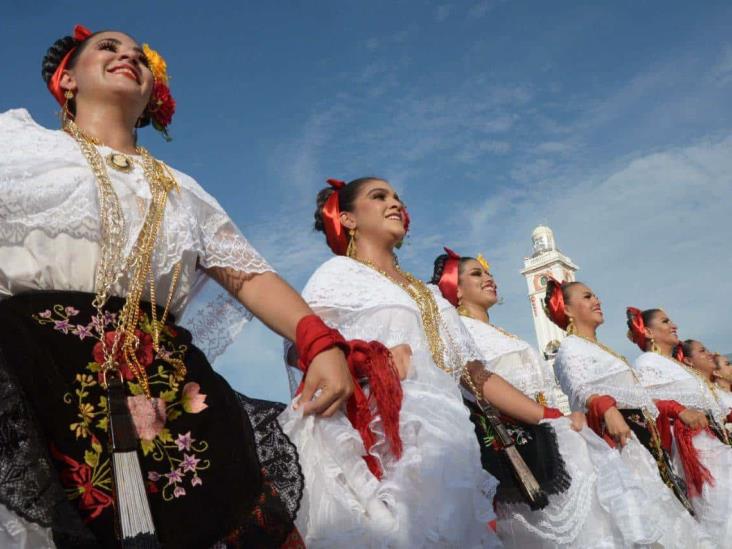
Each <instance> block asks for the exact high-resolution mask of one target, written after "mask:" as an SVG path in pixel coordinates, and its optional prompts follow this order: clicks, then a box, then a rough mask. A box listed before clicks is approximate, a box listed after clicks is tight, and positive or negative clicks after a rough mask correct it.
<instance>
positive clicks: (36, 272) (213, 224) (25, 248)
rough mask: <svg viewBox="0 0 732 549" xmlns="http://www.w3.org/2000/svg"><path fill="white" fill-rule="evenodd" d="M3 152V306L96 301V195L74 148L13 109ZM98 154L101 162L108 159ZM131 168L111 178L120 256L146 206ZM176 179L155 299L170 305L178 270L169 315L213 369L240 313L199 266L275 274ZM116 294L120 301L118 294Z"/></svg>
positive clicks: (5, 117)
mask: <svg viewBox="0 0 732 549" xmlns="http://www.w3.org/2000/svg"><path fill="white" fill-rule="evenodd" d="M0 151H2V152H1V153H0V197H2V199H1V200H0V298H2V297H4V296H11V295H15V294H18V293H21V292H25V291H33V290H69V291H84V292H94V291H95V288H94V274H95V269H96V265H97V262H98V259H99V255H100V248H99V238H100V229H99V207H98V195H97V192H98V191H97V183H96V180H95V177H94V174H93V173H92V171H91V169H90V167H89V165H88V163H87V161H86V159H85V158H84V156H83V154H82V153H81V151H80V149H79V147H78V145H77V144H76V142H75V141H74V140H73V138H71V137H70V136H68V135H67V134H66V133H64V132H62V131H59V130H48V129H46V128H43V127H41V126H39V125H38V124H36V122H35V121H33V119H32V118H31V116H30V114H29V113H28V112H27V111H26V110H24V109H14V110H10V111H7V112H5V113H1V114H0ZM99 151H100V153H101V155H102V156H103V157H104V156H105V155H106V154H108V153H109V151H110V149H108V148H106V147H99ZM138 164H139V163H138V162H135V168H134V169H133V171H131V172H130V173H127V174H125V173H121V172H119V171H116V170H113V169H108V172H109V176H110V179H111V181H112V185H113V187H114V189H115V191H116V193H117V196H118V197H119V200H120V204H121V206H122V211H123V214H124V217H125V229H126V231H125V232H126V239H125V240H126V247H125V253H126V254H127V253H129V251H130V250H131V249H132V246H133V244H134V241H135V239H136V237H137V235H138V233H139V231H140V229H141V227H142V223H143V220H144V217H145V214H146V212H147V209H148V206H149V204H150V191H149V187H148V184H147V182H146V181H145V179H144V176H143V172H142V168H141V166H140V165H138ZM173 173H174V175H175V177H176V179H177V181H178V183H179V185H180V191H178V192H176V191H172V192H171V193H170V194H169V197H168V205H167V207H166V210H165V218H164V221H163V226H162V228H161V232H160V236H159V240H158V244H157V247H156V250H155V255H154V260H153V261H154V266H153V269H154V273H155V278H156V282H157V293H158V299H159V301H164V300H165V298H166V297H167V292H168V289H169V286H170V283H171V278H172V276H171V274H172V269H173V267H174V266H175V264H176V263H177V262H179V261H180V262H182V264H181V265H182V272H181V279H180V282H179V287H178V290H177V292H176V298H175V300H174V302H173V304H172V312H173V313H174V314H175V315H177V316H178V320H179V322H181V323H182V324H183V325H185V326H186V327H187V328H189V329H190V330H191V332H192V333H193V337H194V342H195V343H196V344H197V345H198V346H199V347H201V348H202V350H203V351H204V352H205V353H206V354H207V356H208V357H209V359H210V360H213V358H215V357H216V356H217V355H218V354H220V353H221V352H223V350H224V349H225V348H226V346H227V345H228V343H229V342H230V341H231V340H232V339H233V337H234V336H235V335H236V333H238V331H239V329H240V328H241V326H242V325H243V323H244V319H245V318H246V317H247V311H246V310H245V309H244V307H242V306H241V305H240V304H239V303H238V302H236V301H235V300H234V299H233V298H231V297H229V295H228V294H227V293H226V292H225V291H224V290H223V289H219V288H218V286H217V287H216V289H214V288H208V286H209V284H207V281H208V280H209V278H208V277H207V276H206V275H205V274H204V273H203V272H202V271H201V270H200V269H197V268H196V266H197V264H199V265H200V266H202V267H229V268H232V269H234V270H237V271H241V272H244V273H252V274H253V273H261V272H264V271H271V270H272V268H271V267H270V266H269V265H268V264H267V262H266V261H265V260H264V259H263V258H262V257H261V256H260V255H259V254H258V253H257V252H256V250H255V249H254V248H253V247H252V246H251V245H250V244H249V242H247V240H246V239H245V238H244V237H243V236H242V235H241V233H240V232H239V231H238V229H237V228H236V226H235V225H234V223H233V222H232V221H231V219H230V218H229V217H228V215H227V214H226V213H225V212H224V210H223V209H222V208H221V206H220V205H219V204H218V202H217V201H216V200H215V199H214V198H213V197H211V196H210V195H209V194H208V193H206V192H205V191H204V190H203V189H202V188H201V187H200V186H199V185H198V183H196V182H195V181H194V180H193V179H192V178H191V177H189V176H187V175H185V174H184V173H181V172H178V171H175V170H173ZM211 282H212V281H211ZM113 293H114V294H116V295H119V296H124V295H125V294H126V292H125V288H124V287H123V285H121V284H120V285H118V286H117V287H116V288H114V291H113ZM194 294H199V295H200V296H201V298H200V299H197V300H196V307H195V311H187V313H189V314H186V315H185V318H183V319H181V318H180V316H181V314H182V313H183V312H184V310H185V309H186V306H187V305H188V303H189V301H190V300H191V297H192V296H193V295H194ZM161 304H164V303H161Z"/></svg>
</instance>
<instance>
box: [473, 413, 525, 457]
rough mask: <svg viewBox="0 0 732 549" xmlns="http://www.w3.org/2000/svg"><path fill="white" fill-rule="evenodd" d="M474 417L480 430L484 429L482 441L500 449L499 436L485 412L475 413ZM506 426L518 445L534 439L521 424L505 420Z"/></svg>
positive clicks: (495, 448) (523, 444)
mask: <svg viewBox="0 0 732 549" xmlns="http://www.w3.org/2000/svg"><path fill="white" fill-rule="evenodd" d="M473 417H474V420H475V419H477V421H478V425H479V426H480V430H481V431H482V437H481V441H482V442H483V444H484V445H485V446H486V447H487V448H490V447H492V448H493V449H494V450H499V449H500V443H499V442H498V437H497V436H496V434H495V432H494V430H493V427H492V426H491V425H490V424H489V423H488V421H487V420H486V418H485V416H484V415H483V414H477V413H474V414H473ZM504 426H505V427H506V431H507V432H508V434H509V435H510V436H511V438H512V439H513V442H514V444H516V446H525V445H526V444H528V443H529V442H530V441H531V440H533V435H532V434H531V433H530V432H529V431H527V430H526V429H524V428H523V427H522V426H521V425H519V424H516V423H509V422H504Z"/></svg>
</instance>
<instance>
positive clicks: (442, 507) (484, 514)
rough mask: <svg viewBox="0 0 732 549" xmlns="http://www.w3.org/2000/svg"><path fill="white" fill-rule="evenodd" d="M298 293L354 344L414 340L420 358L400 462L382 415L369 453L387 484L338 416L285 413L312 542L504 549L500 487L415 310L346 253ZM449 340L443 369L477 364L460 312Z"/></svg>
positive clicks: (411, 380) (407, 403) (404, 414)
mask: <svg viewBox="0 0 732 549" xmlns="http://www.w3.org/2000/svg"><path fill="white" fill-rule="evenodd" d="M303 296H304V298H305V299H306V301H307V302H308V303H309V304H310V306H311V307H312V308H313V309H314V310H315V312H316V313H317V314H318V315H319V316H320V317H322V318H323V320H324V321H325V322H326V323H327V324H328V325H330V326H331V327H334V328H337V329H338V330H340V331H341V333H342V334H343V335H344V336H345V337H346V338H347V339H362V340H366V341H372V340H377V341H380V342H381V343H383V344H384V345H386V346H387V347H393V346H396V345H399V344H402V343H408V344H409V345H410V346H411V347H412V351H413V355H412V361H411V367H410V370H409V374H408V376H407V378H406V379H405V380H403V382H402V387H403V393H404V398H403V402H402V408H401V413H400V418H399V428H400V434H401V437H402V441H403V445H404V452H403V455H402V457H401V459H400V460H398V461H395V460H394V459H393V457H392V456H391V454H390V453H389V450H388V445H386V444H385V441H384V437H383V433H382V430H381V427H380V420H379V418H378V417H376V418H375V419H374V421H373V423H372V429H374V430H375V431H376V432H377V443H376V444H375V445H374V447H373V448H372V450H371V454H372V455H373V456H374V457H376V459H377V460H379V462H380V464H381V468H382V470H383V472H384V474H383V478H382V479H381V481H379V480H377V479H376V477H374V476H373V475H372V474H371V473H370V472H369V470H368V468H367V466H366V463H365V461H364V460H363V459H362V457H361V456H363V455H364V454H365V449H364V446H363V443H362V441H361V438H360V436H359V434H358V432H357V431H356V430H354V429H353V427H352V426H351V424H350V423H349V421H348V419H347V418H346V416H345V415H344V414H343V413H341V412H338V413H337V414H336V415H335V416H333V417H331V418H316V417H313V416H308V417H303V416H302V414H301V413H299V412H297V411H295V410H294V409H293V408H292V407H289V408H288V409H287V410H286V411H285V412H283V413H282V415H281V416H280V423H281V425H282V427H283V430H284V431H285V433H286V434H287V435H288V436H289V437H290V440H292V441H293V442H294V443H295V444H296V445H297V448H298V451H299V454H300V463H301V466H302V468H303V472H304V474H305V486H306V487H305V495H304V496H303V500H302V504H301V509H300V514H299V515H298V519H297V521H296V524H297V527H298V530H299V531H300V533H301V535H302V536H303V538H304V539H305V543H306V544H307V546H308V547H311V548H312V547H328V548H331V547H354V548H355V547H359V548H360V547H390V548H391V547H394V548H396V547H399V548H401V547H466V548H467V547H496V546H500V542H499V541H498V538H497V537H496V536H495V534H493V532H492V531H490V530H489V529H488V526H487V522H488V521H489V520H490V519H491V518H493V517H494V515H493V514H492V508H491V504H492V499H493V494H494V491H495V486H496V481H495V479H494V478H493V477H492V476H490V475H489V474H488V473H486V472H485V471H484V470H483V469H482V468H481V465H480V454H479V448H478V442H477V440H476V438H475V435H474V434H473V426H472V424H471V422H470V420H469V418H468V412H467V410H466V408H465V406H464V405H463V402H462V398H461V393H460V389H459V387H458V382H457V379H455V378H454V377H453V376H451V375H449V374H447V373H445V372H443V371H442V370H440V369H438V368H437V366H436V365H435V363H434V362H433V360H432V356H431V355H430V351H429V348H428V345H427V339H426V335H425V332H424V329H423V327H422V321H421V318H420V313H419V309H418V308H417V305H416V304H415V302H414V301H413V300H412V299H411V298H410V297H409V295H408V294H407V293H406V292H405V291H404V290H403V289H402V288H400V287H399V286H397V285H396V284H394V283H392V282H391V281H390V280H388V279H387V278H386V277H384V276H383V275H381V274H379V273H378V272H376V271H374V270H373V269H371V268H369V267H367V266H365V265H363V264H361V263H359V262H357V261H354V260H352V259H349V258H346V257H334V258H332V259H330V260H329V261H327V262H326V263H324V264H323V265H322V266H321V267H320V268H318V270H317V271H316V272H315V273H314V274H313V275H312V277H311V278H310V280H309V281H308V283H307V285H306V287H305V290H304V291H303ZM436 299H437V300H438V302H439V301H440V300H442V301H444V300H443V298H442V297H441V296H440V297H436ZM445 303H447V302H445ZM448 306H449V304H448ZM450 309H452V307H450ZM442 335H443V340H444V341H446V342H447V341H451V342H453V343H454V346H452V345H446V354H447V355H449V356H446V363H447V364H456V363H457V364H461V365H463V364H465V363H466V362H468V361H469V360H472V359H474V358H477V356H478V354H477V351H476V350H475V349H474V348H473V343H472V341H471V340H470V336H469V335H468V334H467V332H466V331H465V328H464V327H463V325H462V323H461V322H460V319H459V317H458V316H457V314H456V313H455V311H454V309H452V314H451V315H449V316H448V315H445V316H444V317H443V322H442Z"/></svg>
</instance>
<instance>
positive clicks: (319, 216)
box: [313, 177, 384, 233]
mask: <svg viewBox="0 0 732 549" xmlns="http://www.w3.org/2000/svg"><path fill="white" fill-rule="evenodd" d="M369 181H384V179H382V178H381V177H359V178H358V179H354V180H353V181H349V182H348V183H347V184H346V186H345V187H343V188H342V189H341V190H339V191H338V208H339V209H340V210H341V211H342V212H352V211H353V203H354V202H355V200H356V197H357V196H358V193H359V191H360V190H361V187H362V186H363V185H364V184H366V183H368V182H369ZM334 192H335V190H334V189H333V187H330V186H328V187H325V188H324V189H321V190H320V192H318V197H317V198H316V199H315V203H316V206H315V213H314V214H313V217H314V218H315V223H313V228H314V229H315V230H316V231H320V232H321V233H324V232H325V226H324V225H323V206H324V205H325V201H326V200H328V198H329V197H330V195H331V194H333V193H334Z"/></svg>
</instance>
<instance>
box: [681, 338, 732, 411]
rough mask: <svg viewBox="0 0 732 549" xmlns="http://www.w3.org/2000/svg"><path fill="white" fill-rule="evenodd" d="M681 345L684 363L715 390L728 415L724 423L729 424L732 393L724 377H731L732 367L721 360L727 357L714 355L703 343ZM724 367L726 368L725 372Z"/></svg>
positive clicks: (685, 341)
mask: <svg viewBox="0 0 732 549" xmlns="http://www.w3.org/2000/svg"><path fill="white" fill-rule="evenodd" d="M680 345H681V351H682V353H683V363H684V364H686V365H687V366H689V367H691V368H693V369H694V370H695V371H696V372H697V373H698V374H700V375H701V376H702V377H703V379H704V380H705V381H707V382H708V383H709V384H711V385H710V388H712V389H713V393H714V396H715V397H716V398H717V401H718V402H719V404H720V406H721V407H722V411H723V413H725V414H727V415H726V416H725V419H724V422H725V423H729V422H730V416H731V415H732V393H731V392H730V391H729V386H728V385H727V384H729V381H727V380H725V379H724V378H723V377H722V376H726V375H729V372H728V370H732V367H730V366H729V363H727V364H723V363H722V361H721V360H719V359H720V358H725V357H722V356H721V355H717V354H714V353H712V352H711V351H709V350H708V349H707V348H706V347H705V346H704V344H703V343H702V342H701V341H696V340H695V339H686V340H684V341H682V342H681V344H680ZM724 366H726V368H725V369H724V370H723V368H724Z"/></svg>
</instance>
